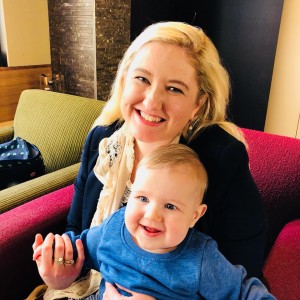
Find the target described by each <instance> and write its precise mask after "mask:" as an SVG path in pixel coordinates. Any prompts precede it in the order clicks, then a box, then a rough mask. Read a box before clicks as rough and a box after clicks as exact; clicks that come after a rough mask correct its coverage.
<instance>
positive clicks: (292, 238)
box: [0, 129, 300, 300]
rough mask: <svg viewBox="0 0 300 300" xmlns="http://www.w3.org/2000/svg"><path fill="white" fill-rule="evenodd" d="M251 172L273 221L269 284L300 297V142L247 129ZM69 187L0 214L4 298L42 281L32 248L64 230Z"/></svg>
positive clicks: (279, 293)
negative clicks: (40, 237) (46, 236)
mask: <svg viewBox="0 0 300 300" xmlns="http://www.w3.org/2000/svg"><path fill="white" fill-rule="evenodd" d="M243 131H244V134H245V137H246V140H247V142H248V144H249V158H250V168H251V172H252V174H253V177H254V179H255V181H256V183H257V185H258V187H259V190H260V193H261V195H262V198H263V200H264V203H265V206H266V209H267V213H268V217H269V234H268V248H267V253H266V261H265V266H264V269H263V274H264V279H265V283H266V284H267V285H268V287H269V289H270V291H271V292H272V293H273V294H274V295H275V296H276V297H277V298H278V299H279V300H285V299H289V300H296V299H300V284H299V278H300V140H297V139H293V138H287V137H281V136H277V135H271V134H266V133H262V132H258V131H254V130H249V129H244V130H243ZM72 194H73V186H72V185H71V186H67V187H65V188H62V189H60V190H57V191H55V192H52V193H50V194H47V195H44V196H42V197H40V198H37V199H35V200H32V201H30V202H28V203H26V204H23V205H21V206H19V207H17V208H15V209H12V210H10V211H8V212H5V213H3V214H1V215H0V224H1V227H2V228H1V231H0V259H1V260H0V266H1V269H0V270H1V276H2V279H1V280H0V299H10V300H14V299H24V298H25V297H26V296H27V295H28V294H29V293H30V292H31V291H32V290H33V288H34V287H35V286H37V285H38V284H40V283H42V282H41V279H40V277H39V275H38V272H37V269H36V265H35V262H33V261H32V259H31V258H32V248H31V245H32V243H33V240H34V236H35V234H36V233H37V232H41V233H42V234H46V233H48V232H51V231H52V232H56V233H57V232H62V231H63V228H64V226H65V221H66V215H67V213H68V210H69V207H70V203H71V199H72Z"/></svg>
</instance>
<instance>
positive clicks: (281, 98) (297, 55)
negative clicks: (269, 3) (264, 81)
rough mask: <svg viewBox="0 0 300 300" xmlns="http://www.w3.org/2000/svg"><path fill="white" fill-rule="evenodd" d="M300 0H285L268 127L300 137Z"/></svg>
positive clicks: (278, 132) (276, 131) (270, 130)
mask: <svg viewBox="0 0 300 300" xmlns="http://www.w3.org/2000/svg"><path fill="white" fill-rule="evenodd" d="M299 15H300V1H298V0H288V1H285V2H284V6H283V12H282V20H281V25H280V31H279V38H278V45H277V51H276V58H275V65H274V72H273V79H272V85H271V91H270V98H269V105H268V111H267V118H266V124H265V131H266V132H270V133H276V134H280V135H286V136H290V137H298V138H300V124H299V119H300V84H299V81H300V35H299V32H300V18H299Z"/></svg>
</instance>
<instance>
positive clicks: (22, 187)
mask: <svg viewBox="0 0 300 300" xmlns="http://www.w3.org/2000/svg"><path fill="white" fill-rule="evenodd" d="M104 103H105V102H103V101H100V100H95V99H88V98H84V97H79V96H74V95H68V94H61V93H54V92H48V91H43V90H25V91H23V92H22V94H21V96H20V99H19V103H18V106H17V110H16V114H15V118H14V122H13V126H12V127H10V128H1V129H0V143H4V142H6V141H9V140H11V139H12V138H14V137H17V136H19V137H21V138H23V139H25V140H27V141H28V142H30V143H32V144H34V145H36V146H37V147H38V148H39V149H40V151H41V153H42V156H43V159H44V163H45V173H46V174H45V175H43V176H41V177H38V178H35V179H32V180H29V181H27V182H24V183H20V184H18V185H15V186H12V187H10V188H7V189H4V190H2V191H0V213H1V212H4V211H7V210H9V209H11V208H13V207H15V206H18V205H20V204H23V203H25V202H28V201H30V200H32V199H34V198H36V197H39V196H42V195H44V194H47V193H49V192H51V191H54V190H57V189H59V188H62V187H64V186H67V185H69V184H72V183H73V182H74V180H75V177H76V175H77V172H78V169H79V165H80V158H81V153H82V149H83V145H84V141H85V138H86V136H87V134H88V132H89V130H90V129H91V126H92V125H93V123H94V121H95V119H96V118H97V117H98V116H99V114H100V112H101V110H102V107H103V105H104Z"/></svg>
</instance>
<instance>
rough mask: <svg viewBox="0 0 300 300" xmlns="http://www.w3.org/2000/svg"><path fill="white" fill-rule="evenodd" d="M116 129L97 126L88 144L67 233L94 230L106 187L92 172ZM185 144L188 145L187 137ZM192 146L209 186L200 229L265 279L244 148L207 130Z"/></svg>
mask: <svg viewBox="0 0 300 300" xmlns="http://www.w3.org/2000/svg"><path fill="white" fill-rule="evenodd" d="M116 129H118V125H117V123H116V122H115V123H113V124H112V125H110V126H108V127H100V126H98V127H95V128H94V129H93V130H92V131H91V132H90V133H89V135H88V137H87V139H86V142H85V146H84V150H83V155H82V163H81V167H80V170H79V173H78V176H77V179H76V181H75V184H74V186H75V190H74V196H73V201H72V205H71V209H70V212H69V215H68V219H67V222H68V224H67V228H66V230H67V231H69V230H72V231H75V232H76V233H77V234H79V233H81V231H82V230H84V229H86V228H89V227H90V224H91V221H92V218H93V215H94V213H95V211H96V206H97V202H98V199H99V194H100V191H101V189H102V187H103V185H102V183H101V182H100V181H99V180H98V179H97V178H96V176H95V174H94V171H93V168H94V166H95V163H96V160H97V157H98V146H99V142H100V141H101V140H102V139H103V138H105V137H108V136H110V135H111V134H112V133H113V132H114V131H115V130H116ZM180 143H183V144H187V143H186V141H185V139H184V138H183V137H182V138H181V139H180ZM188 146H189V147H191V148H192V149H193V150H194V151H195V152H197V153H198V155H199V157H200V159H201V161H202V163H203V164H204V166H205V168H206V170H207V173H208V181H209V183H208V189H207V192H206V195H205V198H204V203H206V204H207V207H208V209H207V212H206V213H205V215H204V216H203V217H202V218H201V219H200V220H199V221H198V222H197V224H196V225H195V228H196V229H198V230H200V231H202V232H204V233H206V234H208V235H210V236H211V237H212V238H213V239H215V240H216V241H217V243H218V246H219V249H220V251H221V252H222V253H223V255H224V256H225V257H226V258H227V259H228V260H229V261H230V262H231V263H233V264H241V265H243V266H244V267H245V268H246V270H247V272H248V275H249V276H256V277H260V275H261V269H262V265H263V260H264V251H265V243H266V227H267V222H266V214H265V210H264V205H263V202H262V200H261V198H260V195H259V192H258V189H257V187H256V184H255V182H254V180H253V178H252V176H251V173H250V170H249V159H248V154H247V151H246V148H245V146H244V144H243V143H242V142H240V141H238V140H237V139H236V138H234V137H233V136H232V135H230V134H229V133H227V132H226V131H225V130H223V129H222V128H221V127H219V126H217V125H215V126H211V127H209V128H206V129H205V130H203V131H202V132H201V134H200V135H199V136H198V137H197V138H196V139H194V140H193V141H192V142H190V143H189V144H188Z"/></svg>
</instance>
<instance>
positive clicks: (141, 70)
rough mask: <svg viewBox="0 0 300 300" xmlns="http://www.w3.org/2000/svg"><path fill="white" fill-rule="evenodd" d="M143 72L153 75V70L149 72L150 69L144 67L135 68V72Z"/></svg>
mask: <svg viewBox="0 0 300 300" xmlns="http://www.w3.org/2000/svg"><path fill="white" fill-rule="evenodd" d="M137 71H138V72H143V73H146V74H148V75H151V72H149V71H148V70H146V69H143V68H135V69H134V70H133V72H137Z"/></svg>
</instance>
